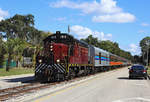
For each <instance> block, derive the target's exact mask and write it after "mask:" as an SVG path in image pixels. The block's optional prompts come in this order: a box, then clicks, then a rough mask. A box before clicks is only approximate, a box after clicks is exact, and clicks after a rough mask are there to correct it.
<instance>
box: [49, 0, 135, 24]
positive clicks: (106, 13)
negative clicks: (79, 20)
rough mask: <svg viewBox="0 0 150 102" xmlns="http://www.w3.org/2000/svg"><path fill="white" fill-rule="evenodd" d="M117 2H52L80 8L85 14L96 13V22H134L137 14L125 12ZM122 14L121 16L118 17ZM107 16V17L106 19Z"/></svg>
mask: <svg viewBox="0 0 150 102" xmlns="http://www.w3.org/2000/svg"><path fill="white" fill-rule="evenodd" d="M116 4H117V2H116V1H114V0H101V1H100V2H97V1H96V0H94V1H92V2H82V3H77V2H73V1H70V0H59V1H57V2H53V3H51V4H50V6H51V7H54V8H62V7H66V8H71V9H79V10H81V11H82V12H83V13H84V14H91V13H94V14H95V16H94V17H93V21H95V22H114V23H115V22H117V23H118V22H119V23H127V22H133V21H134V20H135V16H134V15H132V14H130V13H125V12H123V10H122V8H120V7H118V6H117V5H116ZM118 16H121V17H118ZM105 17H107V19H105Z"/></svg>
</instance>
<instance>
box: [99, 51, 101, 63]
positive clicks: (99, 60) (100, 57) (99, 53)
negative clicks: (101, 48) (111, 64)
mask: <svg viewBox="0 0 150 102" xmlns="http://www.w3.org/2000/svg"><path fill="white" fill-rule="evenodd" d="M99 64H101V53H99Z"/></svg>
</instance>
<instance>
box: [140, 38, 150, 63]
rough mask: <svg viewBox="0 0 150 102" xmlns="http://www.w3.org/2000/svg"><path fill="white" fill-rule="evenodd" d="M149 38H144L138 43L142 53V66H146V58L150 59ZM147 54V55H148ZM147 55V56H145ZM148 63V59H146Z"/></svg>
mask: <svg viewBox="0 0 150 102" xmlns="http://www.w3.org/2000/svg"><path fill="white" fill-rule="evenodd" d="M149 41H150V37H145V38H143V39H142V40H141V41H140V47H141V52H142V58H143V60H144V61H143V64H146V63H147V62H146V60H147V57H148V58H150V44H149V43H150V42H149ZM148 52H149V53H148ZM147 55H148V56H147ZM148 63H149V59H148Z"/></svg>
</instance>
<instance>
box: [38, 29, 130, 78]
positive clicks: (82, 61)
mask: <svg viewBox="0 0 150 102" xmlns="http://www.w3.org/2000/svg"><path fill="white" fill-rule="evenodd" d="M43 42H44V49H43V51H41V52H40V53H38V55H37V56H36V68H35V78H36V79H40V80H47V81H53V80H54V81H60V80H65V79H71V78H73V77H75V76H79V75H88V74H91V73H95V72H97V71H104V70H109V69H111V68H114V67H119V66H126V65H129V64H130V61H128V60H127V59H124V58H122V57H119V56H117V55H114V54H111V53H109V52H107V51H104V50H102V49H100V48H96V47H94V46H92V45H88V44H87V43H85V42H83V41H80V40H77V39H75V38H74V37H73V36H71V35H69V34H67V33H61V32H60V31H57V32H56V33H55V34H52V35H50V36H48V37H47V38H46V39H44V40H43Z"/></svg>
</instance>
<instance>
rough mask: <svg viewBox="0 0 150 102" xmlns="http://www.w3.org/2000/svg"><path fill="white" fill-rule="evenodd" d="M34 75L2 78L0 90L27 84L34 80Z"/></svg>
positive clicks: (0, 79)
mask: <svg viewBox="0 0 150 102" xmlns="http://www.w3.org/2000/svg"><path fill="white" fill-rule="evenodd" d="M33 79H34V74H22V75H12V76H4V77H0V89H5V88H10V87H15V86H19V85H21V84H26V83H27V81H30V80H33Z"/></svg>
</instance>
